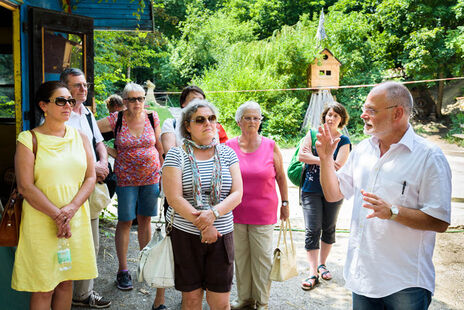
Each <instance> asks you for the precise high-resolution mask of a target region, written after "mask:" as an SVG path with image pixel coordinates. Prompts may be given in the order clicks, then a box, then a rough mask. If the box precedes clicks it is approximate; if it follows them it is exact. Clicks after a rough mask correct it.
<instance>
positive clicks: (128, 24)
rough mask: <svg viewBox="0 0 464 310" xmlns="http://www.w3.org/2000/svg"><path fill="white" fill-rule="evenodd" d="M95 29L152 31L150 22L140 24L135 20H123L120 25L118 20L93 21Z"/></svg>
mask: <svg viewBox="0 0 464 310" xmlns="http://www.w3.org/2000/svg"><path fill="white" fill-rule="evenodd" d="M94 26H95V29H97V30H135V29H139V30H146V31H152V30H153V28H152V25H151V21H150V22H149V23H142V22H138V21H135V20H125V21H124V23H121V21H120V20H110V19H105V20H98V19H96V20H95V21H94Z"/></svg>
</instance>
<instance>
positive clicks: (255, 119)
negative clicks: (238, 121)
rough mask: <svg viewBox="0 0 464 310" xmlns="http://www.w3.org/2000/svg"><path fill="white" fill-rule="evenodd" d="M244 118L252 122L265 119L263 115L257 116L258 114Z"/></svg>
mask: <svg viewBox="0 0 464 310" xmlns="http://www.w3.org/2000/svg"><path fill="white" fill-rule="evenodd" d="M243 119H244V120H246V121H247V122H251V121H253V122H261V121H262V120H263V118H262V117H256V116H254V117H251V116H245V117H243Z"/></svg>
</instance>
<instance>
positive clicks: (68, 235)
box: [64, 223, 72, 239]
mask: <svg viewBox="0 0 464 310" xmlns="http://www.w3.org/2000/svg"><path fill="white" fill-rule="evenodd" d="M71 236H72V233H71V224H70V223H68V224H67V225H66V226H65V229H64V238H66V239H69V238H71Z"/></svg>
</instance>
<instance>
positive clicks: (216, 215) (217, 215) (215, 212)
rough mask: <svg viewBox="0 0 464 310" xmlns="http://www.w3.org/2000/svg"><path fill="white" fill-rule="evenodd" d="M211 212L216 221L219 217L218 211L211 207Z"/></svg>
mask: <svg viewBox="0 0 464 310" xmlns="http://www.w3.org/2000/svg"><path fill="white" fill-rule="evenodd" d="M211 211H213V214H214V217H216V219H218V218H219V216H220V214H219V211H218V210H217V209H216V208H215V207H212V208H211Z"/></svg>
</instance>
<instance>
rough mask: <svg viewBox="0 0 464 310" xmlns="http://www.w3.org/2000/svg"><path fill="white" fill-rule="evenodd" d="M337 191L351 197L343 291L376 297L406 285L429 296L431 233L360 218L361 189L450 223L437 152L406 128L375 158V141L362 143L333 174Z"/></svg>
mask: <svg viewBox="0 0 464 310" xmlns="http://www.w3.org/2000/svg"><path fill="white" fill-rule="evenodd" d="M337 175H338V179H339V182H340V190H341V192H342V193H343V195H344V197H345V198H347V199H349V198H350V197H351V196H353V195H354V204H353V213H352V219H351V233H350V241H349V245H348V254H347V258H346V263H345V269H344V271H343V273H344V278H345V281H346V285H345V286H346V288H348V289H349V290H351V291H352V292H354V293H356V294H358V295H363V296H367V297H371V298H381V297H385V296H388V295H390V294H393V293H395V292H398V291H400V290H403V289H405V288H408V287H422V288H425V289H427V290H429V291H430V292H432V293H433V291H434V288H435V270H434V267H433V263H432V255H433V249H434V246H435V232H433V231H424V230H417V229H413V228H410V227H407V226H405V225H402V224H400V223H397V222H395V221H393V220H382V219H379V218H372V219H366V215H368V214H369V213H370V212H372V211H371V210H369V209H366V208H363V207H362V204H363V199H362V195H361V189H364V190H365V191H367V192H371V193H374V194H375V195H377V196H379V197H380V198H382V199H384V200H385V201H387V202H388V203H390V204H395V205H400V206H403V207H406V208H411V209H418V210H421V211H422V212H424V213H426V214H428V215H430V216H433V217H435V218H437V219H440V220H442V221H445V222H447V223H450V218H451V170H450V167H449V164H448V162H447V160H446V158H445V156H444V154H443V152H442V151H441V150H440V149H439V148H438V147H437V146H435V145H433V144H431V143H429V142H428V141H426V140H425V139H423V138H421V137H419V136H418V135H416V134H415V133H414V130H413V129H412V127H411V126H409V128H408V130H407V131H406V133H405V134H404V136H403V137H402V139H401V140H400V141H399V142H398V143H396V144H393V145H391V146H390V149H389V150H388V151H387V152H386V153H385V154H384V155H383V156H382V157H380V148H379V143H378V139H376V138H375V137H373V138H370V139H366V140H364V141H362V142H361V143H359V145H358V146H357V147H356V148H355V149H354V150H353V152H352V153H351V154H350V156H349V159H348V161H347V163H346V164H345V165H344V166H343V168H342V169H340V170H339V171H338V173H337Z"/></svg>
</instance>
